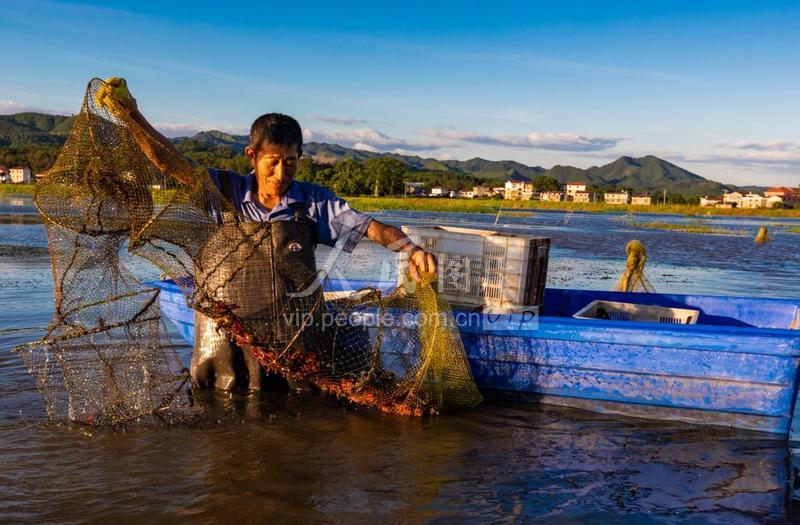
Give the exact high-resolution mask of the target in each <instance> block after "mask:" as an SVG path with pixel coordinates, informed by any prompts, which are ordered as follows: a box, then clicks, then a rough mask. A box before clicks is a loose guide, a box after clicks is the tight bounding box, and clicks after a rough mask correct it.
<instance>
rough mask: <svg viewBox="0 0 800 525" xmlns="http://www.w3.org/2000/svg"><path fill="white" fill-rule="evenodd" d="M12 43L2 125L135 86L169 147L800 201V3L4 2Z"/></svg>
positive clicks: (6, 35)
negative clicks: (527, 167) (629, 168)
mask: <svg viewBox="0 0 800 525" xmlns="http://www.w3.org/2000/svg"><path fill="white" fill-rule="evenodd" d="M0 28H2V32H1V33H0V34H2V43H1V44H0V50H1V51H0V74H1V75H2V76H1V77H0V112H2V113H13V112H17V111H24V110H30V109H37V110H46V111H52V112H59V113H72V112H75V111H77V110H78V108H79V106H80V101H81V99H82V96H83V89H84V87H85V85H86V83H87V81H88V80H89V79H90V78H92V77H96V76H97V77H108V76H124V77H126V78H127V79H128V82H129V85H130V87H131V91H132V92H133V94H134V96H135V97H136V98H137V100H138V101H139V106H140V109H141V110H142V112H143V113H144V114H145V115H146V116H147V117H148V119H149V120H150V121H151V122H153V123H154V124H155V125H156V126H157V127H158V128H159V129H161V130H162V131H164V132H165V133H167V134H168V135H172V136H175V135H186V134H191V133H194V132H196V131H197V130H202V129H222V130H225V131H231V132H238V133H243V132H245V131H246V130H247V129H248V127H249V125H250V122H251V121H252V120H253V119H254V118H255V117H257V116H258V115H260V114H262V113H264V112H268V111H280V112H284V113H288V114H291V115H293V116H295V117H297V118H298V120H300V122H301V124H302V125H303V127H304V129H305V131H306V134H307V138H308V140H319V141H327V142H337V143H340V144H342V145H347V146H356V147H360V148H365V149H372V150H379V151H402V152H409V153H415V154H419V155H422V156H431V157H438V158H456V159H468V158H471V157H475V156H480V157H483V158H488V159H494V160H499V159H513V160H518V161H520V162H524V163H526V164H531V165H541V166H544V167H550V166H553V165H555V164H571V165H575V166H580V167H588V166H592V165H600V164H605V163H607V162H609V161H610V160H613V159H615V158H617V157H619V156H621V155H631V156H642V155H647V154H653V155H657V156H659V157H662V158H664V159H666V160H669V161H671V162H674V163H676V164H679V165H681V166H683V167H685V168H687V169H690V170H692V171H694V172H695V173H698V174H700V175H703V176H705V177H707V178H711V179H714V180H718V181H720V182H725V183H733V184H759V185H761V184H784V185H794V186H796V185H798V184H800V96H798V95H800V68H798V57H800V36H798V28H800V4H798V3H797V2H793V3H790V2H771V1H767V0H765V1H760V2H759V1H753V2H740V1H736V0H728V1H705V2H704V1H700V0H697V1H693V2H688V1H680V0H675V1H670V2H655V1H638V2H637V1H628V2H600V1H595V2H580V1H577V2H576V1H573V2H570V3H568V5H566V6H561V5H557V3H555V2H542V3H537V2H502V1H495V2H485V1H484V2H467V1H462V2H454V3H437V4H436V5H433V6H432V5H429V2H426V3H423V2H403V3H396V4H390V3H381V2H374V1H373V2H351V3H344V2H342V3H337V2H324V3H315V2H303V3H296V2H290V3H285V4H282V3H275V2H264V1H261V2H235V1H229V2H219V1H215V2H205V1H202V0H200V1H192V2H182V1H177V2H148V1H121V2H80V3H75V2H71V3H66V2H63V3H62V2H51V1H39V0H24V1H16V0H0ZM674 191H680V189H679V188H675V189H674Z"/></svg>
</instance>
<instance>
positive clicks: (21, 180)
mask: <svg viewBox="0 0 800 525" xmlns="http://www.w3.org/2000/svg"><path fill="white" fill-rule="evenodd" d="M9 179H10V181H11V182H12V183H14V184H30V183H31V169H30V168H29V167H27V166H16V167H13V168H11V171H9Z"/></svg>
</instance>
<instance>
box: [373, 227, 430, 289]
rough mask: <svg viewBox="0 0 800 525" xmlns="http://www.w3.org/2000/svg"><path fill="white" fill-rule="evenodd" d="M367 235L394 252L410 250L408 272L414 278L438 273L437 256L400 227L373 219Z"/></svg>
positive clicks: (418, 279) (416, 279)
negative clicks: (419, 244) (423, 274)
mask: <svg viewBox="0 0 800 525" xmlns="http://www.w3.org/2000/svg"><path fill="white" fill-rule="evenodd" d="M367 237H368V238H369V239H370V240H371V241H375V242H377V243H378V244H380V245H381V246H385V247H386V248H388V249H390V250H392V251H393V252H408V273H409V274H410V276H411V278H412V279H413V280H415V281H420V280H421V277H420V274H422V273H432V274H435V273H436V257H434V256H433V255H432V254H430V253H428V252H426V251H425V250H423V249H422V248H421V247H419V246H417V245H416V244H414V242H413V241H412V240H411V239H409V238H408V236H407V235H406V234H405V233H403V230H401V229H400V228H395V227H394V226H390V225H388V224H383V223H382V222H379V221H377V220H375V219H373V220H372V222H370V224H369V227H368V228H367Z"/></svg>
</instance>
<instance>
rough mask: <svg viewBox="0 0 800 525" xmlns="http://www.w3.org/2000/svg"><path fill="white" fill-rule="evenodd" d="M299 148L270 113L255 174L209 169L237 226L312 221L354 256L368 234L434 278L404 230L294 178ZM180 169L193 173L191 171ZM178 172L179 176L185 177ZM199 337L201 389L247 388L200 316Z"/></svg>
mask: <svg viewBox="0 0 800 525" xmlns="http://www.w3.org/2000/svg"><path fill="white" fill-rule="evenodd" d="M126 109H127V110H128V111H129V112H130V115H131V117H132V118H133V120H134V121H136V122H137V123H138V124H139V125H140V126H141V127H142V129H143V130H144V131H146V132H147V133H148V134H149V135H150V136H151V137H152V138H153V139H155V140H156V141H158V142H159V143H160V144H161V145H163V146H164V148H165V149H166V152H167V156H169V157H171V158H175V157H180V153H179V152H178V151H177V150H176V149H175V147H174V146H173V144H172V143H171V142H170V141H169V140H168V139H167V138H166V137H164V136H163V135H161V134H160V133H159V132H158V131H157V130H155V129H154V128H153V127H152V126H151V125H150V124H149V123H148V122H147V120H146V119H145V118H144V116H142V114H141V113H140V112H139V111H138V109H137V107H136V103H135V100H134V99H133V97H130V101H129V102H128V103H127V104H126ZM302 151H303V135H302V130H301V129H300V125H299V124H298V122H297V121H296V120H295V119H293V118H291V117H289V116H287V115H282V114H279V113H269V114H266V115H262V116H261V117H259V118H258V119H256V120H255V122H253V125H252V126H251V128H250V141H249V144H248V146H247V147H246V148H245V154H246V155H247V157H248V158H249V159H250V162H251V165H252V166H253V170H252V171H251V172H250V173H248V174H246V175H239V174H236V173H232V172H229V171H223V170H215V169H209V171H208V173H209V176H210V178H211V180H212V181H213V183H214V184H215V185H216V186H217V188H218V189H219V190H220V192H221V193H222V195H223V196H224V197H225V199H227V200H228V201H230V203H231V204H233V208H234V209H235V213H236V217H234V219H235V221H237V222H270V223H275V222H278V221H294V220H296V219H297V218H298V216H302V217H303V221H304V223H305V224H308V219H310V220H311V221H312V222H313V230H314V234H313V235H312V238H313V240H314V241H315V242H317V243H322V244H326V245H328V246H331V247H334V248H337V249H341V250H343V251H345V252H352V251H353V249H354V248H355V247H356V245H357V244H358V242H359V241H360V240H361V239H362V238H363V237H364V236H366V237H367V238H369V239H370V240H372V241H375V242H377V243H378V244H381V245H382V246H384V247H386V248H388V249H390V250H393V251H395V252H401V251H404V252H407V253H408V261H409V264H408V271H409V275H410V277H411V278H412V279H414V280H417V281H418V280H420V279H421V274H423V273H433V274H435V272H436V258H435V257H434V256H433V255H432V254H429V253H427V252H426V251H425V250H423V249H422V248H421V247H419V246H417V245H415V244H414V243H413V242H412V241H411V240H410V239H409V238H408V237H407V236H406V235H405V234H404V233H403V232H402V230H400V229H399V228H396V227H394V226H391V225H388V224H383V223H381V222H379V221H377V220H375V219H373V218H372V217H370V216H368V215H365V214H363V213H360V212H358V211H356V210H354V209H353V208H351V207H350V205H349V204H348V203H347V202H346V201H344V200H342V199H340V198H338V197H336V195H334V193H333V192H332V191H330V190H328V189H326V188H323V187H320V186H317V185H315V184H311V183H309V182H301V181H296V180H295V175H296V173H297V169H298V165H299V161H300V156H301V155H302ZM149 156H151V160H153V161H154V162H155V163H156V164H157V165H158V164H159V159H158V156H159V155H158V154H157V153H156V152H150V155H149ZM159 167H161V166H159ZM162 169H163V168H162ZM178 171H179V172H184V171H185V172H186V173H192V172H193V170H192V169H186V170H178ZM173 175H174V176H176V177H177V178H180V177H181V174H180V173H173ZM183 182H191V181H189V180H185V181H183ZM209 212H210V213H211V215H212V216H213V217H214V218H215V219H216V220H217V222H219V223H223V222H224V219H226V218H225V217H224V216H223V215H224V213H226V212H224V211H223V210H221V209H210V210H209ZM287 226H288V225H287ZM290 229H291V228H290ZM305 231H308V230H307V229H306V230H305ZM290 248H291V246H290ZM297 251H298V252H301V251H304V250H299V245H298V250H297ZM310 257H311V265H309V266H313V253H312V254H310ZM298 260H299V259H298ZM265 284H269V283H265ZM272 285H273V286H274V285H275V283H272ZM250 291H252V290H247V292H250ZM234 292H236V290H234ZM239 292H241V290H240V291H239ZM234 302H235V301H234ZM237 304H239V303H237ZM251 306H252V305H251ZM256 306H258V305H256ZM195 334H196V341H195V351H194V354H193V356H192V366H191V373H192V379H193V381H194V382H195V383H196V384H198V385H201V386H211V383H212V382H213V386H215V387H216V388H219V389H224V390H230V389H232V388H233V387H234V386H236V385H237V384H242V383H243V380H244V378H243V377H240V374H237V373H236V372H235V370H234V366H233V361H234V353H235V347H234V345H232V343H231V341H230V340H228V339H227V338H225V337H223V336H221V335H220V334H219V333H218V332H217V330H216V326H215V324H214V322H213V321H211V320H210V319H208V318H206V317H205V316H203V315H202V314H199V313H198V315H196V317H195ZM244 357H245V360H246V364H247V368H248V386H249V388H250V389H251V390H258V389H260V386H261V380H260V373H259V369H258V363H257V362H256V361H255V359H254V358H253V357H252V356H249V355H248V352H244Z"/></svg>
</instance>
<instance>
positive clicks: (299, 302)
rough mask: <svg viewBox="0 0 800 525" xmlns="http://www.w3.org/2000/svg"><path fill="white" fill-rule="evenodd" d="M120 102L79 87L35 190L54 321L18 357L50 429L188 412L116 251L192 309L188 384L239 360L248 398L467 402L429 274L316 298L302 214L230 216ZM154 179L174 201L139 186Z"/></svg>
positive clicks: (469, 391) (451, 329) (149, 297)
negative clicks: (63, 135)
mask: <svg viewBox="0 0 800 525" xmlns="http://www.w3.org/2000/svg"><path fill="white" fill-rule="evenodd" d="M130 104H131V100H130V98H128V94H127V89H126V87H125V85H124V80H122V79H114V80H109V82H108V83H105V82H103V81H101V80H99V79H94V80H92V81H91V82H90V83H89V86H88V88H87V91H86V95H85V98H84V102H83V106H82V110H81V112H80V114H79V115H78V116H77V119H76V121H75V125H74V128H73V130H72V133H71V134H70V136H69V138H68V140H67V142H66V144H65V145H64V148H63V150H62V151H61V153H60V155H59V157H58V159H57V161H56V163H55V165H54V166H53V168H52V169H51V170H50V171H49V172H48V176H47V177H46V178H45V179H44V180H43V181H42V182H41V183H40V184H39V185H38V186H37V190H36V199H35V202H36V206H37V207H38V209H39V211H40V213H41V216H42V219H43V222H44V224H45V227H46V229H47V235H48V244H49V250H50V256H51V262H52V270H53V280H54V283H55V315H54V319H53V322H52V324H51V326H50V327H49V330H48V333H47V334H46V336H45V337H44V338H43V339H42V340H41V341H38V342H35V343H31V344H29V345H26V346H24V347H21V348H19V349H18V351H19V352H20V354H21V355H22V358H23V359H24V361H25V363H26V365H27V367H28V369H29V371H30V373H31V374H32V375H33V377H34V378H35V380H36V383H37V385H38V387H39V388H40V390H41V392H42V393H43V395H44V397H45V400H46V405H47V408H48V411H49V413H50V414H51V417H60V416H61V415H66V416H67V417H69V418H70V419H72V420H75V421H80V422H84V423H89V424H116V423H121V422H125V421H136V420H141V419H142V418H146V417H152V416H157V417H161V418H164V419H167V418H170V417H173V415H180V414H182V413H183V412H185V410H186V407H187V403H188V396H187V395H185V392H186V386H187V384H188V382H189V375H190V374H189V371H188V370H187V368H185V367H184V365H183V364H182V362H181V360H180V359H179V357H178V355H177V353H176V350H175V348H174V347H173V346H172V344H171V342H170V337H169V335H168V333H167V330H166V327H165V325H164V323H163V321H162V317H161V312H160V309H159V300H158V299H159V293H160V292H159V289H158V288H157V287H155V286H153V285H150V284H148V283H146V282H141V281H140V280H139V279H137V277H136V276H135V275H134V274H133V273H131V272H130V271H129V270H128V269H127V268H126V266H125V264H123V262H122V261H121V258H120V254H121V251H122V250H128V251H129V252H130V253H132V254H134V255H137V256H139V257H142V258H144V259H146V260H147V261H149V262H150V263H152V264H153V265H155V266H156V267H157V268H158V269H159V270H160V271H161V272H163V274H164V275H166V276H168V277H169V278H170V279H172V280H173V281H174V282H175V283H176V284H177V285H178V286H179V287H180V288H181V290H182V291H183V293H184V295H185V297H186V300H187V303H188V304H189V305H190V306H191V307H192V308H193V309H194V310H195V333H196V340H197V341H196V343H195V348H194V354H193V358H192V360H193V361H192V376H193V377H194V378H195V382H196V383H198V386H215V385H216V386H217V387H222V388H226V389H227V388H232V387H233V386H242V385H233V383H234V382H235V381H236V377H237V376H236V375H235V374H234V373H233V371H232V370H230V368H231V364H230V363H231V360H230V359H228V357H230V356H231V355H233V354H237V353H238V354H237V355H242V356H243V357H244V361H245V364H246V368H247V372H248V373H247V375H246V376H247V378H248V379H247V381H248V386H249V388H250V389H252V390H257V389H258V388H260V384H261V379H262V377H264V376H265V374H266V373H272V374H278V375H280V376H283V377H284V378H286V379H288V380H290V381H293V382H302V383H307V384H312V385H315V386H316V387H317V388H319V389H321V390H323V391H324V392H328V393H331V394H334V395H336V396H339V397H342V398H344V399H347V400H349V401H351V402H354V403H357V404H361V405H367V406H372V407H376V408H378V409H380V410H383V411H386V412H390V413H396V414H408V415H423V414H435V413H438V412H440V411H442V410H448V409H459V408H468V407H472V406H474V405H476V404H477V403H479V402H480V400H481V397H480V394H479V393H478V391H477V389H476V387H475V384H474V381H473V378H472V375H471V373H470V369H469V366H468V364H467V360H466V354H465V351H464V348H463V345H462V342H461V339H460V335H459V332H458V328H457V326H456V323H455V321H454V318H453V315H452V312H451V311H450V308H449V306H448V305H447V303H446V302H445V301H443V300H442V299H441V298H440V297H439V296H438V294H437V293H436V284H435V281H434V280H433V276H424V279H423V280H422V282H419V283H418V282H412V281H407V282H405V283H404V284H403V285H401V286H399V287H398V288H397V289H396V290H394V291H391V292H388V293H384V292H381V291H380V290H376V289H365V290H360V291H357V292H346V293H341V292H340V293H336V294H330V293H327V292H323V290H324V288H325V279H324V277H323V275H322V274H321V273H320V272H318V271H317V270H316V266H315V262H314V255H313V239H310V238H309V236H308V235H309V234H308V232H309V229H308V228H307V227H306V226H307V225H304V219H303V218H302V217H300V216H298V217H297V220H295V221H279V222H275V223H261V222H247V221H245V220H242V218H241V217H239V216H238V214H237V211H236V209H235V208H234V207H233V205H232V204H231V203H230V202H229V200H228V199H226V198H225V197H224V196H223V194H222V193H221V192H220V190H218V189H217V186H216V185H215V184H214V183H213V182H212V180H211V178H210V177H209V174H208V171H207V170H206V169H205V168H203V167H199V166H196V165H193V164H192V163H190V162H188V161H187V160H186V159H184V158H183V157H181V156H180V155H178V154H177V153H176V152H175V150H174V149H173V148H171V147H169V146H168V145H166V144H163V143H161V142H160V141H159V139H158V138H155V137H154V136H152V135H151V134H149V133H148V130H147V126H148V125H147V124H146V123H144V122H141V121H139V120H137V119H134V118H132V117H131V114H132V113H131V112H130V111H129V108H130ZM164 180H170V181H172V182H173V185H174V186H175V189H172V190H161V189H159V190H154V189H153V188H154V186H155V185H159V187H160V185H161V184H162V183H163V181H164ZM306 220H308V219H306ZM203 383H206V384H203Z"/></svg>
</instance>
